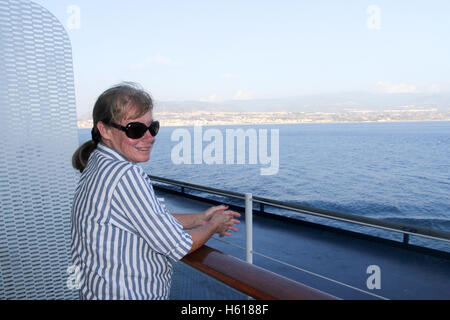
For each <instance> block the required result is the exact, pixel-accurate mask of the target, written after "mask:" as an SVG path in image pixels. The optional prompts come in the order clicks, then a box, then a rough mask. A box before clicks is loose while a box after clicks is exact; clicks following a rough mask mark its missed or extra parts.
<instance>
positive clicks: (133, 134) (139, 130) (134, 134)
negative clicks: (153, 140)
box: [110, 121, 159, 139]
mask: <svg viewBox="0 0 450 320" xmlns="http://www.w3.org/2000/svg"><path fill="white" fill-rule="evenodd" d="M110 125H111V127H114V128H116V129H119V130H122V131H123V132H125V134H126V135H127V137H128V138H130V139H140V138H142V137H143V136H144V135H145V133H146V132H147V130H148V131H150V134H151V135H152V136H153V137H154V136H156V135H157V134H158V131H159V121H153V122H152V123H151V124H150V125H149V126H148V127H147V126H146V125H145V124H143V123H142V122H130V123H129V124H127V125H126V126H125V127H124V126H121V125H119V124H116V123H111V124H110Z"/></svg>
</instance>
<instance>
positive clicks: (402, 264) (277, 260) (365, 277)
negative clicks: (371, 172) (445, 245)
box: [155, 188, 450, 300]
mask: <svg viewBox="0 0 450 320" xmlns="http://www.w3.org/2000/svg"><path fill="white" fill-rule="evenodd" d="M155 191H156V193H157V194H158V197H160V198H164V203H165V205H166V206H167V208H168V209H169V210H170V211H171V212H174V213H189V212H200V211H203V210H205V209H206V208H208V207H210V206H211V205H212V204H211V203H210V200H204V201H203V200H200V199H192V198H190V197H186V196H185V195H183V194H181V193H180V194H176V193H175V192H173V191H167V190H164V189H160V188H155ZM241 213H243V211H241ZM224 241H226V242H224ZM207 245H208V246H210V247H213V248H215V249H218V250H220V251H222V252H224V253H227V254H229V255H232V256H235V257H237V258H240V259H242V260H245V250H244V247H245V219H244V217H242V218H241V225H240V226H239V232H237V233H233V234H232V236H231V237H225V238H219V237H217V236H215V237H214V238H212V239H210V240H209V241H208V243H207ZM253 250H254V251H255V254H254V256H253V263H254V264H255V265H257V266H260V267H262V268H265V269H267V270H270V271H272V272H275V273H277V274H280V275H283V276H285V277H288V278H290V279H293V280H296V281H298V282H301V283H303V284H306V285H308V286H310V287H313V288H316V289H319V290H321V291H324V292H327V293H329V294H332V295H334V296H336V297H339V298H341V299H358V300H359V299H395V300H398V299H408V300H409V299H450V290H449V289H448V288H449V287H450V254H449V253H448V252H442V251H436V250H430V249H422V248H420V247H416V246H412V245H403V244H402V243H401V242H400V243H399V242H396V241H391V240H385V239H378V238H376V237H373V236H364V235H357V234H356V233H354V232H348V231H344V230H340V229H336V228H330V227H327V226H322V225H319V224H312V223H301V222H298V223H289V222H286V221H283V220H280V219H277V218H276V217H273V218H272V217H270V216H259V215H258V214H257V213H256V214H254V215H253ZM371 266H376V268H378V270H377V271H374V269H370V268H369V267H371ZM368 268H369V270H368ZM174 270H175V272H174V276H173V284H172V292H171V298H172V299H200V300H201V299H234V300H236V299H247V297H246V296H244V295H243V294H241V293H239V292H237V291H235V290H234V289H231V288H229V287H227V286H226V285H224V284H221V283H219V282H218V281H217V280H214V279H212V278H209V277H208V276H206V275H204V274H202V273H200V272H199V271H197V270H194V269H192V268H190V267H188V266H186V265H185V264H183V263H182V262H178V263H175V265H174ZM376 277H378V278H376ZM377 281H378V282H377ZM374 286H375V288H374ZM377 287H378V288H377Z"/></svg>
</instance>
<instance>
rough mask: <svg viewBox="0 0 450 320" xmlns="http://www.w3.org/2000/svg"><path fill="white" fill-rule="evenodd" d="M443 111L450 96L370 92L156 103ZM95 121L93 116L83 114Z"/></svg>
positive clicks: (169, 108)
mask: <svg viewBox="0 0 450 320" xmlns="http://www.w3.org/2000/svg"><path fill="white" fill-rule="evenodd" d="M402 108H404V109H431V108H433V109H439V110H442V111H450V93H444V94H442V93H441V94H424V93H391V94H382V93H367V92H347V93H339V94H323V95H304V96H298V97H291V98H283V99H259V100H258V99H253V100H229V101H223V102H204V101H155V110H157V112H176V113H183V112H194V111H209V112H337V113H339V112H345V111H351V110H373V111H380V110H386V109H402ZM78 119H79V120H88V119H91V113H90V112H87V113H84V114H82V115H79V117H78Z"/></svg>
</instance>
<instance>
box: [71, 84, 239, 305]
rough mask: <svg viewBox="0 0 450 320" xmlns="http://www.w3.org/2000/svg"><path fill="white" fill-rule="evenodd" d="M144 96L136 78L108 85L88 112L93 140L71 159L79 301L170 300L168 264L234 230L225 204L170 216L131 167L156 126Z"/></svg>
mask: <svg viewBox="0 0 450 320" xmlns="http://www.w3.org/2000/svg"><path fill="white" fill-rule="evenodd" d="M152 109H153V103H152V99H151V97H150V95H149V94H148V93H146V92H145V91H144V90H143V89H141V88H140V87H139V86H137V85H136V84H132V83H124V84H121V85H118V86H115V87H113V88H110V89H108V90H106V91H105V92H104V93H103V94H101V95H100V97H99V98H98V100H97V102H96V104H95V106H94V110H93V121H94V127H93V129H92V140H91V141H88V142H86V143H85V144H83V145H82V146H81V147H79V148H78V149H77V150H76V152H75V153H74V155H73V158H72V164H73V166H74V168H76V169H78V170H80V172H81V177H80V181H79V183H78V186H77V188H76V192H75V197H74V201H73V205H72V259H73V264H74V265H73V267H74V268H75V270H77V272H78V275H77V276H78V279H79V288H80V297H81V298H82V299H168V297H169V293H170V284H171V276H172V262H174V261H178V260H180V259H181V258H183V257H184V256H185V255H186V254H188V253H190V252H193V251H195V250H196V249H198V248H199V247H201V246H202V245H203V244H204V243H205V242H206V241H208V239H209V238H210V237H211V236H212V235H213V234H216V233H218V234H219V235H220V236H229V235H230V233H229V231H230V230H232V231H237V229H236V228H235V226H234V225H235V224H238V223H239V221H238V220H236V219H235V218H237V217H239V216H240V215H239V214H238V213H236V212H233V211H225V210H226V209H227V207H226V206H216V207H212V208H210V209H208V210H206V211H205V212H202V213H197V214H170V213H169V212H168V211H167V210H166V209H165V207H163V206H161V204H160V202H159V201H158V198H157V197H156V196H155V193H154V191H153V187H152V184H151V181H150V179H149V177H148V176H147V174H146V173H145V172H144V170H143V169H142V168H141V167H140V166H138V165H136V164H137V163H139V162H146V161H148V160H149V158H150V152H151V150H152V147H153V144H154V142H155V136H156V134H157V133H158V130H159V123H158V122H157V121H155V120H154V119H153V115H152Z"/></svg>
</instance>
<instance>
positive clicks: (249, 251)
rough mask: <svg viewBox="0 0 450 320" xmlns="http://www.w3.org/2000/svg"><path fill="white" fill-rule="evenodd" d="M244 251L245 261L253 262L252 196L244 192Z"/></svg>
mask: <svg viewBox="0 0 450 320" xmlns="http://www.w3.org/2000/svg"><path fill="white" fill-rule="evenodd" d="M245 251H246V261H247V262H248V263H253V196H252V194H251V193H246V194H245Z"/></svg>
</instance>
